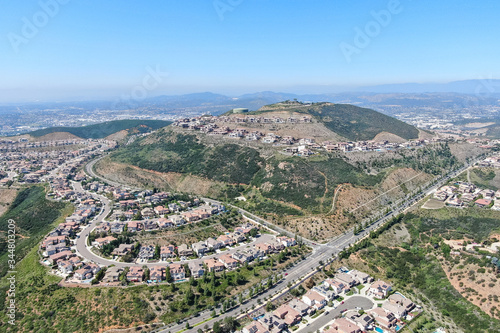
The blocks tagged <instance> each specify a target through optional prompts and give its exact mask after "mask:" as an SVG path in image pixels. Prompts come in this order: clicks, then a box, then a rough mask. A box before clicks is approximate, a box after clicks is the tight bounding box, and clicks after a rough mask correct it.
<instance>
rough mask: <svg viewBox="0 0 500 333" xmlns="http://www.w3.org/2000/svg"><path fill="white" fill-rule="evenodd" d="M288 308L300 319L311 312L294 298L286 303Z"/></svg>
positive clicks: (305, 305)
mask: <svg viewBox="0 0 500 333" xmlns="http://www.w3.org/2000/svg"><path fill="white" fill-rule="evenodd" d="M288 306H290V307H291V308H292V309H294V310H295V311H297V312H298V313H299V314H300V315H301V316H302V317H304V316H306V315H307V314H308V313H309V312H311V311H310V310H312V309H311V307H310V306H309V305H307V304H306V303H304V302H303V301H301V300H300V299H298V298H294V299H292V300H291V301H290V302H288Z"/></svg>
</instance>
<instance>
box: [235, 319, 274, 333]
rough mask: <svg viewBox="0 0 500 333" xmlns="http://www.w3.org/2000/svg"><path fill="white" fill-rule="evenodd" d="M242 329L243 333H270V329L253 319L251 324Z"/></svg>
mask: <svg viewBox="0 0 500 333" xmlns="http://www.w3.org/2000/svg"><path fill="white" fill-rule="evenodd" d="M241 331H242V332H243V333H270V332H269V330H268V329H267V328H266V327H265V326H264V325H262V324H261V323H259V322H258V321H252V322H251V323H250V324H248V325H247V326H245V327H243V329H242V330H241Z"/></svg>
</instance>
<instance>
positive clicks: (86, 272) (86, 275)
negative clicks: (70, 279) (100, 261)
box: [74, 266, 94, 281]
mask: <svg viewBox="0 0 500 333" xmlns="http://www.w3.org/2000/svg"><path fill="white" fill-rule="evenodd" d="M92 276H94V274H93V273H92V269H90V268H89V267H87V266H84V267H82V268H80V269H77V270H76V271H75V275H74V277H75V278H76V279H78V280H81V281H83V280H88V279H91V278H92Z"/></svg>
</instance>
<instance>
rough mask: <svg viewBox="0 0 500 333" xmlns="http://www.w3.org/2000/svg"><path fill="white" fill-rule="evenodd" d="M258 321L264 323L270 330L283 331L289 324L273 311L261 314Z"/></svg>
mask: <svg viewBox="0 0 500 333" xmlns="http://www.w3.org/2000/svg"><path fill="white" fill-rule="evenodd" d="M257 321H258V322H259V323H261V324H262V325H264V327H265V328H266V329H268V330H270V331H272V332H273V333H274V332H282V331H283V330H285V329H286V328H287V324H286V323H285V321H284V320H283V319H281V318H278V317H276V316H275V315H273V314H272V313H269V312H266V313H264V315H263V316H260V317H259V318H258V319H257Z"/></svg>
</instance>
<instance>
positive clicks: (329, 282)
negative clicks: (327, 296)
mask: <svg viewBox="0 0 500 333" xmlns="http://www.w3.org/2000/svg"><path fill="white" fill-rule="evenodd" d="M323 284H324V285H325V286H327V287H328V288H332V289H333V291H334V292H335V293H336V294H337V295H339V294H341V293H342V292H347V291H349V290H350V289H351V288H349V286H348V285H347V284H345V283H343V282H342V281H339V280H337V279H326V280H325V281H324V282H323Z"/></svg>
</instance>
